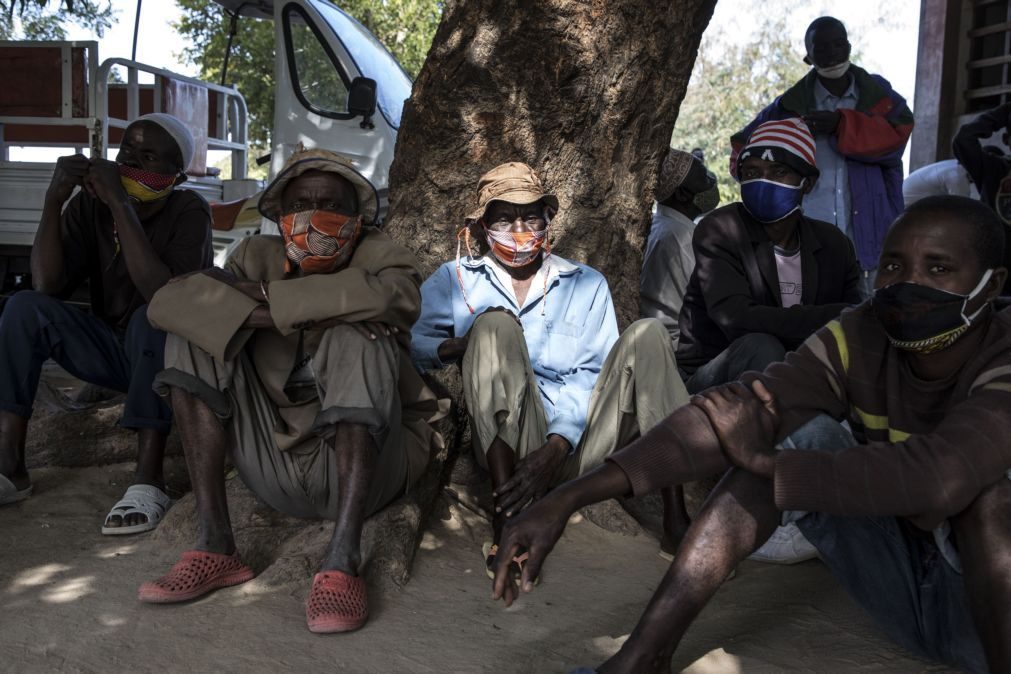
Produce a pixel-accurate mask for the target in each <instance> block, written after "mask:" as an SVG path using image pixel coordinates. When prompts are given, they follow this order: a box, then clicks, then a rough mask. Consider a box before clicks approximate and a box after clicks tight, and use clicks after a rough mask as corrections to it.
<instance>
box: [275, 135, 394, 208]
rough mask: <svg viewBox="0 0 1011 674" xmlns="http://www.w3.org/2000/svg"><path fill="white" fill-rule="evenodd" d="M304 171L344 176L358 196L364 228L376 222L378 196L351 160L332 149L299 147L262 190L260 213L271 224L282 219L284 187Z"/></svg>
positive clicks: (373, 187)
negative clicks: (271, 221)
mask: <svg viewBox="0 0 1011 674" xmlns="http://www.w3.org/2000/svg"><path fill="white" fill-rule="evenodd" d="M306 171H327V172H329V173H336V174H337V175H340V176H343V177H344V178H345V179H347V181H348V182H350V183H351V184H352V185H353V186H354V188H355V194H357V195H358V212H359V213H360V214H361V216H362V222H363V223H364V224H366V225H369V224H372V223H373V222H375V220H376V216H377V215H378V214H379V194H378V193H377V192H376V188H375V186H374V185H373V184H372V183H371V182H370V181H369V179H368V178H366V177H365V176H363V175H362V174H361V173H359V172H358V171H357V169H355V168H354V166H352V162H351V160H350V159H348V158H347V157H345V156H344V155H340V154H337V153H336V152H333V151H331V150H324V149H322V148H313V149H311V150H307V149H305V147H303V146H302V145H301V144H299V147H298V149H297V150H295V152H294V154H292V155H291V157H289V158H288V161H286V162H285V163H284V168H282V169H281V172H280V173H278V174H277V176H276V177H275V178H274V180H273V181H271V183H270V184H269V185H267V189H265V190H264V191H263V196H261V197H260V213H261V214H262V215H263V217H265V218H267V219H268V220H273V221H274V222H277V221H279V220H280V219H281V195H282V194H284V188H285V187H287V186H288V183H290V182H291V181H292V180H294V179H295V178H297V177H299V176H300V175H302V174H303V173H305V172H306Z"/></svg>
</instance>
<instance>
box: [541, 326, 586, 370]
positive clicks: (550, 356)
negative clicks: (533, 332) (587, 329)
mask: <svg viewBox="0 0 1011 674" xmlns="http://www.w3.org/2000/svg"><path fill="white" fill-rule="evenodd" d="M582 337H583V326H581V325H576V324H575V323H568V322H566V321H545V322H544V335H543V344H542V346H541V349H540V354H539V355H538V357H537V363H538V365H539V366H540V368H541V369H543V370H545V371H546V372H545V373H546V374H549V376H550V377H551V378H552V379H554V381H560V379H561V375H562V374H565V373H567V372H570V371H571V370H572V369H573V366H574V365H575V364H576V363H578V362H579V361H580V356H581V354H580V348H579V347H580V341H583V340H582V339H581V338H582Z"/></svg>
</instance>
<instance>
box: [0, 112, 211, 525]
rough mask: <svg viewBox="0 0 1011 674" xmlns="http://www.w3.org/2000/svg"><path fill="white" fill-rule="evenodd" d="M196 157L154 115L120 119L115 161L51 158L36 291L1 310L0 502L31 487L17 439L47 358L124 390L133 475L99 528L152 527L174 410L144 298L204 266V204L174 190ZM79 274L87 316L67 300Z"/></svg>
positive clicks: (171, 126) (207, 256)
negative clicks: (158, 390)
mask: <svg viewBox="0 0 1011 674" xmlns="http://www.w3.org/2000/svg"><path fill="white" fill-rule="evenodd" d="M192 158H193V137H192V135H191V134H190V132H189V130H188V129H187V128H186V127H185V126H184V125H183V124H182V122H180V121H179V120H178V119H176V118H175V117H172V116H170V115H167V114H164V113H155V114H151V115H145V116H143V117H140V118H138V119H137V120H136V121H135V122H133V123H132V124H130V126H128V127H127V128H126V131H125V132H124V135H123V141H122V143H121V145H120V148H119V153H118V154H117V155H116V161H115V162H111V161H106V160H105V159H90V160H89V159H88V158H87V157H84V156H83V155H72V156H68V157H60V159H59V160H58V161H57V162H56V171H55V172H54V173H53V178H52V181H51V182H50V185H49V190H48V191H47V193H46V201H45V205H44V206H43V210H42V220H41V222H40V223H39V229H38V231H37V232H36V234H35V243H34V245H33V246H32V255H31V270H32V285H33V286H34V288H35V289H34V290H28V291H23V292H19V293H16V294H14V295H13V296H12V297H11V298H10V299H9V300H8V301H7V304H6V305H5V306H4V309H3V314H2V315H0V359H2V364H0V410H2V411H0V505H3V504H4V503H11V502H14V501H18V500H21V499H23V498H27V497H28V495H29V494H30V493H31V489H32V487H31V480H30V479H29V477H28V471H27V470H26V468H25V436H26V432H27V428H28V419H29V417H31V415H32V405H33V403H34V400H35V393H36V390H37V389H38V385H39V377H40V374H41V371H42V364H43V363H44V362H45V361H46V359H47V358H52V359H53V360H55V361H56V362H57V363H59V364H60V366H62V367H63V368H64V369H66V370H67V371H68V372H70V373H71V374H72V375H74V376H75V377H77V378H79V379H82V380H84V381H85V382H89V383H92V384H97V385H99V386H102V387H105V388H109V389H113V390H116V391H122V392H125V393H126V394H127V395H126V404H125V405H124V408H123V418H122V419H121V420H120V422H119V423H120V425H122V426H123V427H125V428H130V429H134V430H136V431H137V472H136V475H135V477H134V484H133V485H132V486H130V487H129V488H127V490H126V494H125V495H124V497H123V499H122V500H120V501H119V502H118V503H117V504H116V505H115V506H113V508H112V510H111V511H110V512H109V515H108V516H107V517H106V519H105V525H104V526H103V527H102V533H104V534H132V533H138V532H141V531H148V530H150V529H153V528H155V527H156V526H158V523H159V522H160V521H161V519H162V516H163V515H164V514H165V511H166V510H167V509H168V507H169V505H170V503H171V499H169V497H168V496H167V495H166V494H165V491H164V490H165V483H164V477H163V475H162V457H163V455H164V453H165V439H166V437H167V436H168V432H169V428H170V426H171V423H172V416H171V413H170V412H169V409H168V407H167V406H166V405H165V403H164V402H162V401H161V400H160V399H159V398H158V396H157V395H156V394H155V393H154V392H153V391H152V390H151V382H152V381H153V380H154V376H155V375H156V374H157V373H158V372H159V371H160V370H161V369H162V355H163V352H164V348H165V333H164V332H161V331H160V330H156V329H154V328H152V327H151V325H150V324H149V323H148V320H147V303H148V302H149V301H150V300H151V297H152V296H153V295H154V294H155V292H156V291H157V290H158V289H159V288H161V287H162V286H163V285H164V284H165V283H166V282H167V281H168V280H169V279H170V278H171V277H173V276H176V275H178V274H185V273H188V272H192V271H195V270H198V269H206V268H207V267H210V266H211V263H212V251H211V214H210V209H209V208H208V207H207V202H205V201H204V199H203V198H202V197H201V196H200V195H198V194H197V193H196V192H192V191H190V190H177V189H175V187H176V186H177V185H179V184H180V183H182V182H183V181H184V180H186V175H185V173H184V171H185V170H186V168H187V167H188V166H189V163H190V160H191V159H192ZM77 187H80V188H82V189H81V190H80V192H78V194H77V195H76V196H74V197H73V198H71V194H72V193H73V191H74V189H75V188H77ZM68 199H69V202H67V200H68ZM65 202H67V203H66V208H63V206H64V203H65ZM61 209H62V213H61ZM86 282H87V283H89V288H90V292H91V313H90V314H89V313H86V312H84V311H81V310H80V309H78V308H75V307H73V306H71V305H70V304H68V303H67V302H65V301H64V300H66V299H67V298H68V297H69V296H70V295H71V294H72V293H73V292H74V291H75V290H77V289H79V288H80V287H81V286H82V285H83V284H84V283H86Z"/></svg>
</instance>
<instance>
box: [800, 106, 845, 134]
mask: <svg viewBox="0 0 1011 674" xmlns="http://www.w3.org/2000/svg"><path fill="white" fill-rule="evenodd" d="M841 118H842V113H841V112H839V111H838V110H815V111H813V112H809V113H807V114H806V115H804V121H805V122H807V126H808V128H810V129H811V133H815V134H817V133H823V134H826V135H831V134H833V133H835V130H836V128H838V126H839V120H840V119H841Z"/></svg>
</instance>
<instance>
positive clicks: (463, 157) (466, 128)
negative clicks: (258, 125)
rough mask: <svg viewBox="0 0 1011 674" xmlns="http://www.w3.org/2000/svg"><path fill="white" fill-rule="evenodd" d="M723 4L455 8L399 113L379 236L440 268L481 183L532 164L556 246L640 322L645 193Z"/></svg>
mask: <svg viewBox="0 0 1011 674" xmlns="http://www.w3.org/2000/svg"><path fill="white" fill-rule="evenodd" d="M715 4H716V0H670V1H669V2H657V0H582V1H579V0H449V1H448V2H447V3H446V6H445V9H444V12H443V17H442V22H441V24H440V25H439V29H438V32H437V33H436V36H435V40H434V42H433V45H432V50H431V51H430V52H429V55H428V59H427V60H426V61H425V65H424V66H423V67H422V69H421V73H420V74H419V75H418V79H417V80H416V81H415V84H414V92H413V95H412V96H411V99H410V101H409V102H408V103H407V105H406V107H405V109H404V116H403V123H402V126H401V129H400V134H399V137H398V139H397V148H396V155H395V159H394V162H393V166H392V168H391V171H390V197H391V200H390V217H389V219H388V221H387V225H386V229H387V231H388V232H390V234H391V235H392V236H394V238H397V239H398V240H400V241H401V242H404V243H405V244H407V245H408V246H410V247H411V248H412V249H413V250H415V251H416V252H417V254H418V257H419V258H420V260H421V264H422V268H423V271H424V272H425V273H426V274H429V273H431V272H432V271H434V270H435V268H436V267H438V265H439V264H441V263H442V262H445V261H446V260H448V259H452V257H453V256H454V255H455V250H456V241H455V235H456V232H457V230H458V229H459V228H460V227H461V226H462V225H463V218H464V214H465V213H466V212H468V211H469V210H470V209H472V208H474V207H475V206H476V203H477V181H478V178H479V177H480V176H481V174H483V173H484V172H485V171H487V170H489V169H491V168H493V167H494V166H497V165H498V164H500V163H503V162H506V161H522V162H525V163H527V164H530V165H531V166H532V167H533V168H534V169H535V170H536V171H537V172H538V174H539V175H540V177H541V179H542V180H543V181H544V183H545V185H546V187H547V188H548V189H549V190H551V191H553V192H554V193H555V194H557V195H558V198H559V200H560V202H561V208H560V211H559V214H558V217H557V218H555V220H553V221H552V223H551V239H552V245H553V249H554V251H555V252H556V253H557V254H559V255H561V256H562V257H566V258H570V259H575V260H578V261H581V262H585V263H587V264H589V265H590V266H592V267H594V268H596V269H598V270H600V271H601V272H603V273H604V274H605V275H606V276H607V279H608V282H609V283H610V286H611V292H612V295H613V297H614V302H615V307H616V309H617V312H618V319H619V322H620V323H621V326H622V327H624V326H625V325H627V324H628V323H629V322H630V321H632V320H634V319H635V318H636V317H637V316H638V309H639V269H640V267H641V265H642V251H643V247H644V242H645V235H646V233H647V231H648V228H649V220H650V219H649V211H650V205H651V202H652V191H653V186H654V182H655V180H656V175H657V170H658V168H659V164H660V160H661V159H662V158H663V156H664V154H665V153H666V151H667V147H668V145H669V143H670V138H671V132H672V130H673V128H674V121H675V120H676V119H677V112H678V108H679V106H680V104H681V100H682V98H683V97H684V94H685V89H686V87H687V86H688V79H689V77H690V75H691V71H692V66H693V65H694V62H695V56H696V53H697V51H698V46H699V41H700V39H701V37H702V32H703V30H704V29H705V27H706V25H707V24H708V23H709V19H710V17H711V16H712V12H713V8H714V7H715Z"/></svg>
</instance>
